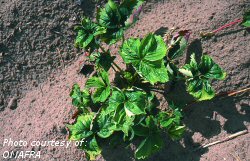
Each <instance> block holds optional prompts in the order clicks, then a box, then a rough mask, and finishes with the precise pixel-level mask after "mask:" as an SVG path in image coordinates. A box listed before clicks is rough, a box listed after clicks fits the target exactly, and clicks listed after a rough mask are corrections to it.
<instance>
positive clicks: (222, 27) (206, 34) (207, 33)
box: [200, 19, 243, 37]
mask: <svg viewBox="0 0 250 161" xmlns="http://www.w3.org/2000/svg"><path fill="white" fill-rule="evenodd" d="M242 21H243V19H237V20H235V21H233V22H230V23H228V24H225V25H223V26H221V27H220V28H218V29H216V30H213V31H211V32H200V36H201V37H212V36H214V35H215V34H216V33H217V32H219V31H221V30H223V29H225V28H228V27H230V26H233V25H235V24H237V23H241V22H242Z"/></svg>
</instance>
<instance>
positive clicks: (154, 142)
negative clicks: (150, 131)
mask: <svg viewBox="0 0 250 161" xmlns="http://www.w3.org/2000/svg"><path fill="white" fill-rule="evenodd" d="M162 146H163V141H162V139H161V136H160V135H159V134H154V135H150V136H148V137H147V138H145V139H144V140H143V141H142V142H141V144H140V145H139V147H138V148H137V149H136V151H135V157H136V158H137V159H145V158H147V157H149V156H150V155H152V154H154V153H156V152H158V151H159V150H160V149H161V148H162Z"/></svg>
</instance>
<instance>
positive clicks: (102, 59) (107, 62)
mask: <svg viewBox="0 0 250 161" xmlns="http://www.w3.org/2000/svg"><path fill="white" fill-rule="evenodd" d="M114 59H115V57H114V56H111V55H110V53H108V54H107V53H105V54H99V57H98V58H97V59H96V66H97V67H98V68H102V69H104V70H105V71H106V72H108V70H109V69H110V67H111V65H112V62H113V61H114Z"/></svg>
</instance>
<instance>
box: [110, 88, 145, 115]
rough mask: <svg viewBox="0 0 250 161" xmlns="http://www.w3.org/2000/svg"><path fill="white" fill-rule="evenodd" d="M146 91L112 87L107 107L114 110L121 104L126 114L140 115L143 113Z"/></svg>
mask: <svg viewBox="0 0 250 161" xmlns="http://www.w3.org/2000/svg"><path fill="white" fill-rule="evenodd" d="M146 99H147V98H146V93H144V92H142V91H124V92H123V91H121V90H119V89H117V88H116V89H114V90H113V93H112V96H111V97H110V99H109V108H110V109H114V110H116V109H117V108H118V106H122V107H123V108H124V110H125V112H126V114H127V116H133V115H140V114H144V113H145V106H146Z"/></svg>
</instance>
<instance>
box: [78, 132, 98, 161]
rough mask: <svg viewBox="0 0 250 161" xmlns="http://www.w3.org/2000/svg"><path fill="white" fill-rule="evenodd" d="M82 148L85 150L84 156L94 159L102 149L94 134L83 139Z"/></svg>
mask: <svg viewBox="0 0 250 161" xmlns="http://www.w3.org/2000/svg"><path fill="white" fill-rule="evenodd" d="M82 149H83V150H84V151H85V152H86V156H87V158H88V159H89V160H96V157H97V156H98V155H100V154H101V152H102V149H101V148H100V147H99V145H98V143H97V140H96V138H95V136H94V137H93V138H89V139H87V140H85V142H84V145H83V147H82Z"/></svg>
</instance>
